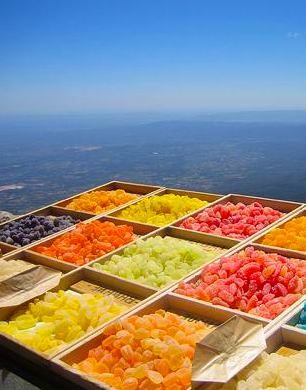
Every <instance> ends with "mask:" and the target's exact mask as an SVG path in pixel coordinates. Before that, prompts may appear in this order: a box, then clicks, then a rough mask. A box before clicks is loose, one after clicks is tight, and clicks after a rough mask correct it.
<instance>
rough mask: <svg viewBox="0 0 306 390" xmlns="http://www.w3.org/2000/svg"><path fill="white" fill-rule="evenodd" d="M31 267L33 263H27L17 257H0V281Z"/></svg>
mask: <svg viewBox="0 0 306 390" xmlns="http://www.w3.org/2000/svg"><path fill="white" fill-rule="evenodd" d="M32 267H34V265H33V264H31V263H28V262H27V261H23V260H18V259H12V260H4V259H0V282H1V281H2V280H5V279H8V278H10V277H12V276H14V275H17V274H19V273H21V272H24V271H26V270H27V269H30V268H32Z"/></svg>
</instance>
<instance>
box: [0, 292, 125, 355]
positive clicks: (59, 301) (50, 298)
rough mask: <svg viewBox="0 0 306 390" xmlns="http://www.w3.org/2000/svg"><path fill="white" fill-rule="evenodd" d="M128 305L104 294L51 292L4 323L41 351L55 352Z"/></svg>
mask: <svg viewBox="0 0 306 390" xmlns="http://www.w3.org/2000/svg"><path fill="white" fill-rule="evenodd" d="M126 309H127V307H126V306H123V305H120V304H118V303H116V302H115V301H114V298H113V296H110V295H109V296H107V295H103V294H95V295H94V294H82V295H80V294H75V293H73V292H71V291H58V292H57V293H52V292H48V293H46V294H45V296H44V298H43V299H41V300H40V299H35V300H34V302H32V303H30V304H29V305H28V307H27V308H26V309H24V310H22V311H19V312H17V313H15V314H14V315H13V316H12V317H11V318H10V319H9V321H2V322H0V332H2V333H6V334H8V335H10V336H12V337H14V338H16V339H18V340H19V341H20V342H22V343H24V344H26V345H27V346H29V347H31V348H34V349H36V350H38V351H41V352H45V353H49V354H50V353H51V352H54V350H56V349H57V348H58V347H60V346H62V345H64V344H66V343H70V342H72V341H74V340H77V339H78V338H80V337H82V336H83V335H85V333H86V332H88V331H91V330H92V329H94V328H96V327H98V326H99V325H102V324H104V323H105V322H107V321H109V320H111V319H112V318H114V317H116V316H117V315H119V314H121V313H123V312H124V311H125V310H126Z"/></svg>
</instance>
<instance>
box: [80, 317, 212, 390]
mask: <svg viewBox="0 0 306 390" xmlns="http://www.w3.org/2000/svg"><path fill="white" fill-rule="evenodd" d="M210 331H211V328H210V327H208V326H206V325H205V324H204V323H202V322H189V321H187V320H185V319H183V318H182V317H179V316H178V315H176V314H173V313H170V312H165V311H163V310H158V311H156V312H155V313H153V314H148V315H144V316H137V315H134V316H131V317H129V318H127V319H124V320H122V321H121V322H117V323H114V324H113V325H110V326H109V327H108V328H107V329H106V330H105V332H104V333H103V339H102V342H101V345H99V346H98V347H96V348H93V349H91V350H90V351H89V353H88V357H87V359H85V360H83V361H81V362H80V363H78V364H73V367H74V368H76V369H79V370H81V371H83V372H85V373H86V374H89V375H90V376H92V377H94V378H95V379H97V380H100V381H102V382H104V383H106V384H108V385H110V386H112V387H114V388H115V389H118V390H136V389H138V390H150V389H152V390H154V389H156V390H163V389H168V390H184V389H188V387H189V386H190V384H191V364H192V363H191V362H192V358H193V355H194V350H195V345H196V343H197V342H198V341H200V340H201V339H202V338H203V337H204V336H205V335H206V334H208V333H209V332H210Z"/></svg>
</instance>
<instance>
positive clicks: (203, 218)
mask: <svg viewBox="0 0 306 390" xmlns="http://www.w3.org/2000/svg"><path fill="white" fill-rule="evenodd" d="M283 215H284V214H283V213H281V212H280V211H278V210H274V209H272V208H271V207H264V206H263V205H262V204H260V203H259V202H254V203H252V204H249V205H246V204H243V203H241V202H239V203H237V204H234V203H231V202H228V203H226V204H216V205H214V206H212V207H208V208H206V209H205V210H203V211H202V212H201V213H199V214H197V215H196V216H194V217H189V218H186V219H185V220H184V221H183V222H182V223H181V224H180V227H182V228H185V229H190V230H195V231H198V232H203V233H211V234H217V235H219V236H226V237H231V238H235V239H238V240H243V239H245V238H248V237H250V236H252V235H253V234H255V233H257V232H258V231H259V230H261V229H264V228H265V227H266V226H268V225H270V224H271V223H273V222H275V221H277V220H278V219H279V218H280V217H282V216H283Z"/></svg>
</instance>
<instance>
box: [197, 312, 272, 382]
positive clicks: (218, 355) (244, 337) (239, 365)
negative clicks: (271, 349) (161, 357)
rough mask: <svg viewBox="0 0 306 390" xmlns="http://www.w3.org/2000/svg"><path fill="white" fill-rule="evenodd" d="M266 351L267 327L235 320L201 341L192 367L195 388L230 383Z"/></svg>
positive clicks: (235, 318)
mask: <svg viewBox="0 0 306 390" xmlns="http://www.w3.org/2000/svg"><path fill="white" fill-rule="evenodd" d="M265 348H266V341H265V336H264V332H263V326H262V325H261V324H258V323H256V322H254V321H251V320H246V319H243V318H241V317H237V316H235V317H232V318H231V319H229V320H228V321H226V322H225V323H224V324H222V325H220V326H218V327H217V328H216V329H215V330H214V331H212V332H211V333H209V334H208V335H207V336H205V337H204V339H203V340H201V341H200V342H199V343H198V344H197V346H196V350H195V355H194V359H193V365H192V385H193V387H197V386H198V385H200V384H203V383H205V382H208V383H226V382H227V381H229V380H230V379H231V378H233V377H234V376H235V375H236V374H237V373H238V372H239V371H240V370H241V369H243V368H245V367H246V366H247V365H248V364H249V363H251V362H252V361H253V360H254V359H255V358H256V357H257V356H259V355H260V354H261V352H262V351H263V350H264V349H265Z"/></svg>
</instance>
